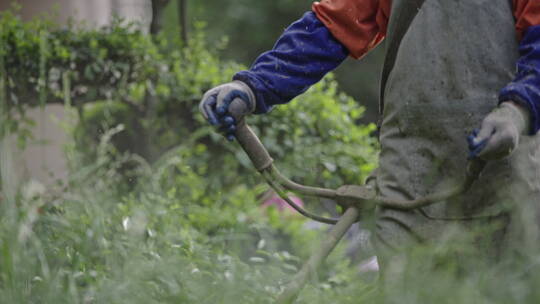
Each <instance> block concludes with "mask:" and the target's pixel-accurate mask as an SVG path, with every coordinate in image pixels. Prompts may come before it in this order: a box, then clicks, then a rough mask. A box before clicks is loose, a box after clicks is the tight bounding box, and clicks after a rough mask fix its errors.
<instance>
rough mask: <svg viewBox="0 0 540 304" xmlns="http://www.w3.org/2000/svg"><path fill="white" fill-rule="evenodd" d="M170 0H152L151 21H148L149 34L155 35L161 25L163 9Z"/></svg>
mask: <svg viewBox="0 0 540 304" xmlns="http://www.w3.org/2000/svg"><path fill="white" fill-rule="evenodd" d="M169 2H170V0H152V22H151V23H150V34H152V35H156V34H157V33H159V32H160V31H161V27H162V26H163V11H164V8H165V7H166V6H167V4H169Z"/></svg>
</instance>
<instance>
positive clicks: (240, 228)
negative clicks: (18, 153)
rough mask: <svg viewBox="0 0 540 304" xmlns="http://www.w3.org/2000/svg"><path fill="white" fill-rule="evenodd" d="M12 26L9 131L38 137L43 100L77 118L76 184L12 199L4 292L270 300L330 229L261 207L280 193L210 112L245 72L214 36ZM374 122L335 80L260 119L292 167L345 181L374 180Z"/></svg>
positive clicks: (44, 297) (339, 258)
mask: <svg viewBox="0 0 540 304" xmlns="http://www.w3.org/2000/svg"><path fill="white" fill-rule="evenodd" d="M0 28H1V32H0V37H1V43H0V44H1V45H2V47H1V53H0V54H1V56H0V60H1V62H2V65H1V69H2V83H3V84H4V85H5V86H4V88H5V89H4V90H3V92H4V93H5V94H3V95H2V100H1V102H2V105H3V107H4V108H3V109H4V110H5V112H3V114H4V116H3V117H4V118H6V120H5V124H3V126H4V127H5V128H4V129H3V133H2V134H3V135H5V134H9V133H18V134H19V135H20V136H21V139H22V140H21V143H24V142H25V141H26V140H28V138H29V136H30V131H31V126H32V123H31V122H30V121H29V120H27V119H25V118H24V113H25V110H26V109H27V108H29V107H32V106H39V105H43V104H45V103H62V104H64V105H65V107H66V109H67V110H68V111H73V112H76V113H77V114H78V120H79V122H78V124H77V125H76V126H72V129H73V137H74V142H73V144H71V145H70V146H69V147H68V150H67V151H66V152H67V155H68V156H69V159H70V164H71V166H70V167H71V172H70V175H69V178H68V180H67V181H66V182H65V184H62V185H57V186H56V185H51V186H49V187H48V188H47V189H41V186H39V185H34V184H27V185H25V186H24V187H23V188H21V189H16V190H19V192H20V195H18V196H16V197H7V196H6V198H5V199H4V201H3V202H2V204H0V208H1V212H0V214H1V215H0V225H1V226H0V248H1V250H0V252H1V253H0V255H1V259H0V297H1V298H2V299H5V301H6V302H11V303H18V302H46V303H53V302H54V303H63V302H69V303H71V302H90V303H92V302H98V303H102V302H106V303H109V302H113V303H114V302H141V303H142V302H144V303H148V302H157V303H161V302H181V303H215V302H221V303H237V302H238V301H240V302H243V303H271V302H272V299H273V298H274V296H275V295H276V294H277V292H278V289H277V288H278V286H279V285H280V283H283V282H284V280H285V279H286V278H288V277H290V276H291V275H292V274H293V273H294V272H295V270H296V269H297V268H298V267H299V265H300V262H301V259H303V258H305V257H306V256H307V255H308V254H309V253H310V251H311V249H312V248H313V247H314V246H316V245H317V240H318V239H319V238H320V237H321V235H322V233H324V230H325V229H324V228H319V229H307V228H306V225H305V223H306V222H305V220H303V219H302V218H299V217H298V216H292V217H284V216H283V215H282V214H280V213H279V212H277V211H276V210H274V209H267V210H263V209H262V208H261V207H260V203H261V202H260V197H261V195H262V194H263V193H264V192H266V191H267V187H266V186H265V185H264V184H262V183H261V180H260V179H259V178H258V177H257V176H256V175H255V172H254V170H253V169H252V168H251V166H250V164H249V163H248V161H247V158H246V156H245V155H244V154H243V152H242V151H241V150H240V149H239V148H238V146H237V145H235V144H230V143H226V142H225V141H224V140H223V138H221V137H220V136H219V135H217V134H215V133H214V132H213V130H212V129H211V128H210V127H209V126H207V124H206V123H205V122H203V121H202V118H201V117H200V115H199V114H198V112H197V109H196V104H197V103H198V101H199V99H200V98H201V96H202V93H203V92H204V91H205V90H207V89H209V88H211V87H213V86H215V85H217V84H220V83H222V82H225V81H229V79H230V78H231V76H232V75H233V73H234V72H236V71H238V70H240V69H241V68H242V67H241V66H239V65H236V64H234V63H230V62H222V61H220V60H219V57H218V56H217V55H216V54H214V53H213V51H210V50H209V48H210V47H209V46H208V45H206V43H205V42H204V36H203V34H202V30H200V29H199V31H198V34H197V35H196V37H194V38H193V39H192V41H191V42H190V45H189V46H187V47H186V48H184V49H180V48H179V47H178V46H176V45H175V44H173V43H169V42H167V41H166V40H165V39H164V37H149V36H145V35H142V34H141V33H139V32H137V31H134V30H133V29H132V28H131V27H130V26H124V25H121V23H120V22H118V23H115V24H113V25H112V26H110V27H107V28H103V29H99V30H82V29H75V28H70V29H60V28H57V27H56V26H54V25H53V24H52V23H49V22H46V21H39V20H37V21H34V22H30V23H23V22H21V21H20V20H19V19H18V18H17V17H15V16H14V15H12V14H10V13H2V16H1V18H0ZM321 113H322V114H321ZM362 113H363V110H362V108H360V107H358V106H357V105H356V103H355V102H353V101H352V100H351V99H350V98H349V97H347V96H345V95H342V94H339V93H338V91H337V86H336V83H335V81H334V80H333V79H332V77H331V76H330V77H329V78H327V79H326V80H324V81H323V82H322V83H321V84H319V85H317V86H316V87H314V88H313V89H311V90H310V91H309V92H308V93H307V94H305V95H303V96H302V97H300V98H298V100H297V101H295V102H293V103H292V104H290V105H288V106H286V107H282V108H279V109H276V110H275V111H274V112H273V113H271V114H270V115H267V116H264V117H254V118H253V119H251V120H250V123H253V124H254V125H255V126H256V129H257V130H258V132H259V133H260V134H261V135H262V138H263V140H264V142H265V144H266V145H267V146H268V148H269V150H270V151H271V153H272V154H273V155H275V156H276V158H277V159H278V164H279V166H280V167H282V168H285V170H284V171H285V172H287V173H288V174H291V175H292V176H294V177H295V178H296V179H298V180H299V181H303V182H306V183H316V184H319V185H324V186H338V185H341V184H344V183H360V182H362V179H363V178H364V177H365V176H366V175H367V174H368V173H369V171H370V170H371V169H372V168H373V166H374V163H375V162H374V161H375V152H376V146H375V141H374V139H373V138H371V137H370V133H371V132H372V131H373V129H374V127H373V126H359V125H357V124H356V121H357V120H358V119H359V118H360V117H361V115H362ZM14 117H18V118H17V119H14ZM329 143H331V144H329ZM4 173H5V174H7V173H6V172H4ZM5 174H4V175H3V176H4V177H6V176H7V175H5ZM5 185H7V183H6V184H5ZM6 187H7V186H6ZM11 190H13V189H11ZM4 191H8V190H7V189H5V188H4V189H3V192H4ZM36 257H37V258H36ZM348 263H349V262H348V260H347V259H344V258H343V248H340V249H338V250H337V252H336V254H335V255H334V256H333V258H332V259H331V260H330V261H329V262H328V267H327V268H326V269H325V271H323V272H321V277H320V280H321V281H320V282H321V283H320V284H322V285H321V286H323V285H324V286H331V284H334V285H336V284H337V285H343V286H345V285H346V282H347V281H349V280H350V279H349V278H352V277H354V276H355V273H356V272H355V271H354V270H353V269H350V268H348V267H347V265H348ZM329 282H334V283H329ZM316 286H318V285H316ZM332 286H333V285H332ZM356 286H358V284H356ZM315 294H319V295H320V299H323V302H324V299H329V298H328V297H323V296H322V295H323V294H326V295H330V294H332V293H330V292H329V291H328V290H325V289H320V290H319V291H317V292H315Z"/></svg>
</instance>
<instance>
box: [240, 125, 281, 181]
mask: <svg viewBox="0 0 540 304" xmlns="http://www.w3.org/2000/svg"><path fill="white" fill-rule="evenodd" d="M235 136H236V140H238V143H239V144H240V145H241V146H242V148H243V149H244V151H246V154H247V155H248V157H249V159H251V162H252V163H253V166H255V169H257V171H259V172H260V171H263V170H265V169H267V168H269V167H270V166H271V165H272V163H273V162H274V160H273V159H272V157H270V154H268V151H267V150H266V148H265V147H264V146H263V144H262V143H261V141H260V140H259V138H258V137H257V135H255V133H254V132H253V130H251V128H250V127H249V126H248V125H247V124H246V122H245V120H241V121H240V122H239V123H238V125H237V129H236V133H235Z"/></svg>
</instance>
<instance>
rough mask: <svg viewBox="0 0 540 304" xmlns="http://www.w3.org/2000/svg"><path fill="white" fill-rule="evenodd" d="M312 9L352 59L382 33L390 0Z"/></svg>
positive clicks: (332, 2)
mask: <svg viewBox="0 0 540 304" xmlns="http://www.w3.org/2000/svg"><path fill="white" fill-rule="evenodd" d="M535 1H536V0H535ZM312 9H313V11H314V12H315V14H316V15H317V18H319V20H320V21H321V22H322V23H323V24H324V25H325V26H326V27H327V28H328V30H330V32H331V33H332V35H333V36H334V37H335V38H336V39H337V40H339V41H340V42H341V43H342V44H343V45H345V47H346V48H347V49H348V50H349V52H350V55H351V56H352V57H354V58H356V59H358V58H361V57H362V56H364V55H365V54H366V53H367V52H369V51H370V50H371V49H373V48H374V47H375V46H377V44H379V43H380V42H381V41H382V40H383V39H384V37H385V36H386V27H387V24H388V16H389V12H390V0H322V1H321V2H315V3H314V4H313V7H312Z"/></svg>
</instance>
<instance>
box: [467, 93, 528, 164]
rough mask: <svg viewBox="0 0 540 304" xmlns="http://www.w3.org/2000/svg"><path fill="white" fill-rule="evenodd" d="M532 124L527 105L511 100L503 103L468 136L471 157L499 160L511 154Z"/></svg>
mask: <svg viewBox="0 0 540 304" xmlns="http://www.w3.org/2000/svg"><path fill="white" fill-rule="evenodd" d="M530 124H531V122H530V113H529V111H528V110H527V109H526V108H525V107H522V106H520V105H518V104H516V103H514V102H511V101H507V102H503V103H501V105H500V106H499V107H498V108H497V109H495V110H494V111H493V112H491V113H490V114H488V116H486V118H485V119H484V121H482V126H481V128H480V130H474V131H473V133H472V134H471V135H469V137H468V138H467V140H468V142H469V151H470V153H469V158H475V157H479V158H481V159H483V160H499V159H503V158H505V157H508V156H510V154H512V152H514V150H515V149H516V148H517V146H518V144H519V140H520V137H521V135H523V134H526V133H527V130H529V128H530Z"/></svg>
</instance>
